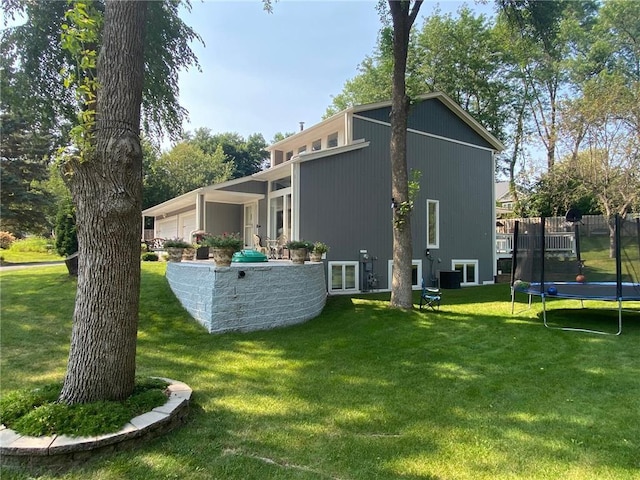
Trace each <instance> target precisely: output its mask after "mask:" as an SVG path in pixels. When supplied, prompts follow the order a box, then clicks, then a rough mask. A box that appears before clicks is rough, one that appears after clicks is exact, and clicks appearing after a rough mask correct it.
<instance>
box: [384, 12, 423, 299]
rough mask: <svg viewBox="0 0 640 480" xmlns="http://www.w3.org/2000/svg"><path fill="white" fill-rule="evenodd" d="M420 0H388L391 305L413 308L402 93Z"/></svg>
mask: <svg viewBox="0 0 640 480" xmlns="http://www.w3.org/2000/svg"><path fill="white" fill-rule="evenodd" d="M421 3H422V2H421V1H416V2H414V3H413V8H411V2H410V1H408V0H406V1H398V0H389V8H390V10H391V17H392V19H393V85H392V95H391V145H390V149H391V151H390V154H391V196H392V198H393V201H394V205H396V208H394V214H393V216H394V218H393V276H392V279H391V306H392V307H396V308H404V309H411V308H413V299H412V282H411V268H412V267H411V265H412V262H411V258H412V255H413V246H412V242H411V215H410V213H411V212H410V210H409V211H406V210H404V209H403V208H402V205H405V204H407V202H409V200H410V199H409V175H408V171H407V117H408V115H409V98H408V97H407V93H406V79H405V75H406V70H407V52H408V50H409V33H410V32H411V26H412V25H413V22H414V21H415V18H416V16H417V14H418V10H419V9H420V5H421Z"/></svg>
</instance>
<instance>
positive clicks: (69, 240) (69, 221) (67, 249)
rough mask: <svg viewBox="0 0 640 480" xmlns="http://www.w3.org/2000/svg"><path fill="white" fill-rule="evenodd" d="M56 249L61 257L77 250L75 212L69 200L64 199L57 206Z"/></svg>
mask: <svg viewBox="0 0 640 480" xmlns="http://www.w3.org/2000/svg"><path fill="white" fill-rule="evenodd" d="M55 232H56V250H57V251H58V254H59V255H60V256H62V257H68V256H69V255H71V254H73V253H76V252H77V251H78V234H77V232H76V214H75V210H74V208H73V204H72V203H71V200H65V201H63V202H62V203H61V204H60V207H59V208H58V215H57V216H56V227H55Z"/></svg>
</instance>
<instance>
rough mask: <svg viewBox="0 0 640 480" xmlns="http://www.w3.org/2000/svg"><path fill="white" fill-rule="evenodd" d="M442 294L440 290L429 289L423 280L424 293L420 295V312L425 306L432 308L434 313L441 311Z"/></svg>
mask: <svg viewBox="0 0 640 480" xmlns="http://www.w3.org/2000/svg"><path fill="white" fill-rule="evenodd" d="M441 299H442V293H441V291H440V289H439V288H433V287H427V286H426V285H425V283H424V278H423V279H422V292H421V293H420V310H422V307H423V306H427V307H431V310H433V311H434V312H435V311H437V310H440V300H441Z"/></svg>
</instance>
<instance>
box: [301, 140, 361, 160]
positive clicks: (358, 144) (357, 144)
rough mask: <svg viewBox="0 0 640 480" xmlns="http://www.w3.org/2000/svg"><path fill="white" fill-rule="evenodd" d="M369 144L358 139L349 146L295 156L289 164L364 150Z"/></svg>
mask: <svg viewBox="0 0 640 480" xmlns="http://www.w3.org/2000/svg"><path fill="white" fill-rule="evenodd" d="M370 143H371V142H367V141H365V139H364V138H360V139H358V140H355V141H354V142H352V143H350V144H349V145H341V146H339V147H333V148H325V149H324V150H317V151H315V152H304V153H301V154H300V155H296V156H295V157H293V158H292V159H291V160H290V162H294V163H302V162H308V161H310V160H317V159H319V158H323V157H330V156H331V155H337V154H339V153H345V152H351V151H353V150H359V149H361V148H366V147H368V146H369V144H370Z"/></svg>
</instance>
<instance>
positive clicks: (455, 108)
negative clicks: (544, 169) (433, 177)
mask: <svg viewBox="0 0 640 480" xmlns="http://www.w3.org/2000/svg"><path fill="white" fill-rule="evenodd" d="M432 99H436V100H439V101H440V102H441V103H442V104H443V105H444V106H445V107H447V109H449V110H450V111H451V112H452V113H454V114H455V115H456V116H457V117H458V118H460V120H462V122H464V123H465V124H466V125H467V126H469V127H470V128H471V129H472V130H473V131H474V132H476V133H477V134H478V135H479V136H480V137H482V138H483V139H484V140H485V141H486V142H487V143H488V144H489V145H491V147H492V148H493V149H494V150H496V151H499V152H501V151H503V150H504V149H505V146H504V144H503V143H502V142H501V141H500V140H498V139H497V138H496V137H494V136H493V135H492V134H491V133H490V132H489V131H488V130H487V129H486V128H484V127H483V126H482V125H480V123H478V121H476V120H475V119H474V118H473V117H472V116H471V115H470V114H469V113H467V112H466V111H465V110H464V109H463V108H462V107H461V106H460V105H458V104H457V103H456V102H455V101H453V100H452V99H451V97H449V96H448V95H446V94H445V93H443V92H431V93H426V94H424V95H419V96H418V97H416V98H415V101H416V102H420V101H425V100H432ZM391 103H392V102H391V100H386V101H384V102H377V103H368V104H363V105H355V106H353V107H349V108H347V109H345V110H342V111H341V112H338V113H336V114H335V115H332V116H331V117H329V118H327V119H325V120H323V121H321V122H319V123H316V124H315V125H312V126H311V127H308V128H305V129H304V130H302V131H300V132H297V133H295V134H294V135H291V136H290V137H287V138H285V139H283V140H280V141H279V142H276V143H274V144H272V145H270V146H269V147H267V151H272V150H278V149H280V147H281V146H283V145H286V144H287V143H289V142H292V143H296V142H297V140H298V139H300V138H301V137H303V136H313V134H316V136H318V135H319V133H320V132H324V131H328V130H331V129H332V127H334V126H338V125H342V123H341V122H345V117H349V116H352V115H357V114H358V113H362V112H369V111H372V110H377V109H381V108H388V107H391Z"/></svg>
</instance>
